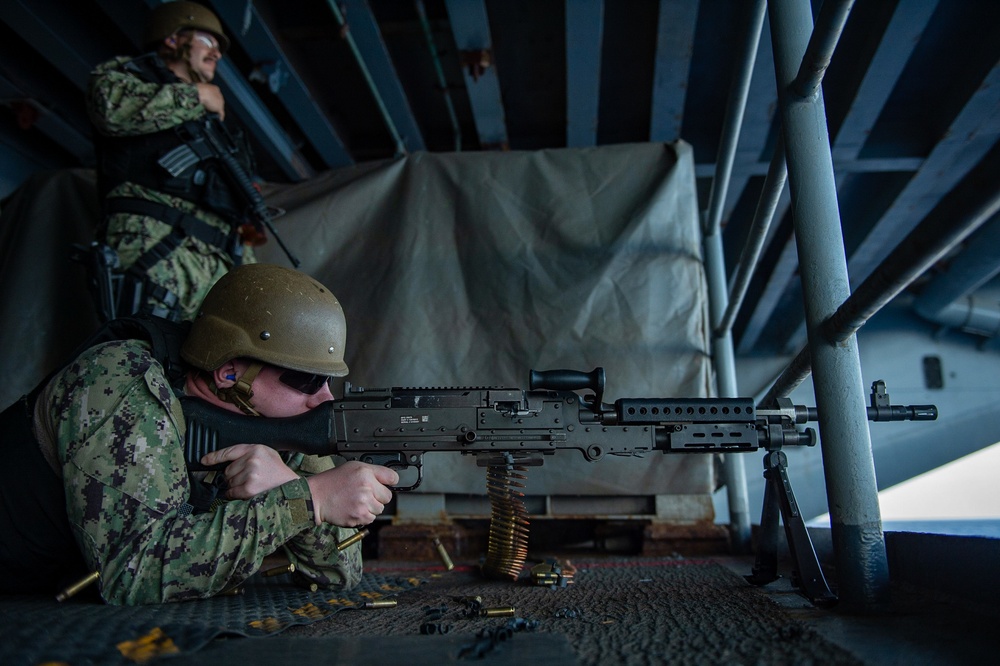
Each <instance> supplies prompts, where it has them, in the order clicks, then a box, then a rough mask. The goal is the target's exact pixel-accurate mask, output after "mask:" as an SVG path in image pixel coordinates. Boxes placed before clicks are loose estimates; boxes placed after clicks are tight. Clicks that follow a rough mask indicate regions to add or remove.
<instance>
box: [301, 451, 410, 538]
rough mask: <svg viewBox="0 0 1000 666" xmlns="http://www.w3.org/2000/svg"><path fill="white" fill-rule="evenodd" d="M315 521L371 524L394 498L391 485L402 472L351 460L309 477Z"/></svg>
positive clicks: (345, 525) (335, 523)
mask: <svg viewBox="0 0 1000 666" xmlns="http://www.w3.org/2000/svg"><path fill="white" fill-rule="evenodd" d="M307 481H308V483H309V490H310V492H311V493H312V499H313V512H314V513H315V516H316V524H317V525H319V524H320V523H330V524H333V525H337V526H340V527H359V526H361V525H368V524H369V523H371V522H372V521H374V520H375V518H376V517H377V516H378V515H379V514H381V513H382V511H383V510H384V509H385V505H386V504H388V503H389V502H390V501H391V500H392V491H391V490H390V489H389V487H390V486H394V485H396V484H397V483H399V475H398V474H397V473H396V472H395V471H393V470H391V469H389V468H388V467H382V466H381V465H369V464H368V463H363V462H357V461H350V462H347V463H344V464H343V465H340V466H339V467H335V468H333V469H331V470H327V471H325V472H321V473H319V474H316V475H314V476H310V477H308V479H307Z"/></svg>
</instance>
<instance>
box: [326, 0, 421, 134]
mask: <svg viewBox="0 0 1000 666" xmlns="http://www.w3.org/2000/svg"><path fill="white" fill-rule="evenodd" d="M327 4H329V6H330V8H331V10H332V11H333V12H334V14H335V15H336V16H337V20H338V21H339V22H340V23H341V24H342V25H344V26H345V27H346V28H347V30H348V33H347V36H348V39H349V40H351V46H352V50H355V53H356V56H357V58H358V65H359V66H360V67H361V69H362V73H363V74H364V76H365V79H366V80H367V81H368V83H369V86H370V88H371V91H372V95H374V96H375V102H376V104H377V105H378V107H379V110H380V111H381V112H382V115H383V117H384V118H385V121H386V125H387V127H388V128H389V133H390V134H391V135H392V137H393V141H394V142H395V144H396V152H397V153H400V154H404V153H412V152H414V151H417V150H426V146H425V145H424V137H423V134H422V133H421V132H420V127H419V126H418V125H417V119H416V117H415V116H414V115H413V110H412V109H411V108H410V101H409V99H407V97H406V93H405V92H404V91H403V84H402V83H400V81H399V75H398V74H397V73H396V67H395V66H394V65H393V64H392V58H391V57H390V56H389V49H388V48H386V45H385V40H383V39H382V31H381V30H380V29H379V27H378V22H377V21H376V20H375V15H374V14H373V13H372V10H371V7H370V6H369V4H368V0H328V3H327ZM341 11H343V14H341Z"/></svg>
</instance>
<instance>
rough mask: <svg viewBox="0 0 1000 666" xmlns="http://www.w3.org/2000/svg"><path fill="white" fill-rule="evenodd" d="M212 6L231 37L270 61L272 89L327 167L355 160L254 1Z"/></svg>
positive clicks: (255, 58) (218, 0)
mask: <svg viewBox="0 0 1000 666" xmlns="http://www.w3.org/2000/svg"><path fill="white" fill-rule="evenodd" d="M212 9H213V10H214V11H215V13H216V14H217V15H218V16H219V19H220V20H221V21H222V22H223V23H224V24H225V25H226V28H227V34H228V36H229V38H230V39H231V40H232V41H233V42H234V43H236V44H239V46H240V47H241V48H242V49H243V50H244V51H245V52H246V54H247V56H249V58H250V59H251V60H252V61H253V62H254V63H257V64H258V67H259V66H260V64H261V63H268V72H267V74H268V75H269V76H268V77H267V81H265V83H266V85H267V88H268V90H270V92H271V94H273V95H274V97H275V99H276V100H277V101H278V102H279V103H280V104H281V105H282V106H283V107H284V108H285V109H286V110H287V111H288V113H289V115H290V116H291V117H292V119H293V120H294V121H295V122H296V124H298V126H299V127H300V128H301V129H302V134H303V136H305V137H306V138H307V139H308V140H309V142H310V143H311V144H312V147H313V148H314V149H315V150H316V153H317V154H318V155H319V157H320V159H321V160H323V164H324V166H325V167H327V168H336V167H342V166H349V165H351V164H353V163H354V160H353V159H352V158H351V155H350V153H348V151H347V149H346V148H345V146H344V142H343V141H342V140H341V138H340V136H339V135H338V134H337V131H336V130H335V129H334V128H333V126H332V125H331V124H330V121H329V119H328V118H327V117H326V115H325V114H324V113H323V110H322V109H321V108H320V106H319V105H318V104H317V103H316V100H315V99H313V97H312V95H311V94H310V92H309V89H308V88H307V87H306V85H305V83H304V82H303V81H302V78H301V77H300V76H299V74H298V72H297V71H296V70H295V68H294V67H293V66H292V65H291V63H290V62H289V60H288V58H287V56H286V55H285V53H284V51H283V50H282V49H281V47H280V46H279V45H278V41H277V39H276V38H275V36H274V33H273V32H272V31H271V29H270V28H269V27H268V25H267V24H266V23H265V22H264V19H263V17H262V16H261V15H260V12H258V11H257V9H256V7H254V6H253V4H252V3H233V2H223V1H221V0H213V2H212Z"/></svg>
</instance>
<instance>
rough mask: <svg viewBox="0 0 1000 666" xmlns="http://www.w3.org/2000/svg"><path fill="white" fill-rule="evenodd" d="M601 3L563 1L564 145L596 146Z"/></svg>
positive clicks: (602, 14) (602, 36) (602, 30)
mask: <svg viewBox="0 0 1000 666" xmlns="http://www.w3.org/2000/svg"><path fill="white" fill-rule="evenodd" d="M603 41H604V0H566V145H567V146H568V147H570V148H582V147H585V146H595V145H597V110H598V106H599V104H600V98H601V46H602V44H603Z"/></svg>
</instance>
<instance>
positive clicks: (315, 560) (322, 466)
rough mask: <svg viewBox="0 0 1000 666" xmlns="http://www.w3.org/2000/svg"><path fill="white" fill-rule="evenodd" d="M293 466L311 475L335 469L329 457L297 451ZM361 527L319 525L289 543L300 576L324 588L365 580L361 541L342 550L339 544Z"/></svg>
mask: <svg viewBox="0 0 1000 666" xmlns="http://www.w3.org/2000/svg"><path fill="white" fill-rule="evenodd" d="M289 466H290V467H291V468H292V469H294V470H296V471H297V472H298V473H299V474H303V475H305V476H309V475H310V474H318V473H320V472H323V471H325V470H328V469H333V467H334V464H333V460H332V459H331V458H330V457H329V456H303V455H302V454H297V455H296V456H294V457H293V458H292V460H291V461H289ZM357 531H358V530H356V529H354V528H347V527H335V526H333V525H319V526H318V527H314V528H313V529H311V530H307V531H303V532H301V533H299V534H298V535H296V536H295V537H294V538H293V539H292V540H291V541H289V542H288V543H287V544H285V554H286V555H287V556H288V560H289V561H290V562H292V563H293V564H295V571H296V578H298V579H300V580H304V582H307V583H316V584H317V585H320V586H321V587H331V586H345V587H348V588H351V587H354V586H355V585H357V584H358V582H359V581H360V580H361V573H362V560H361V544H360V543H358V544H355V545H352V546H349V547H347V548H346V549H344V550H343V551H340V550H339V544H340V543H341V542H343V541H344V540H346V539H349V538H350V537H352V536H354V535H355V534H356V533H357Z"/></svg>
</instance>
